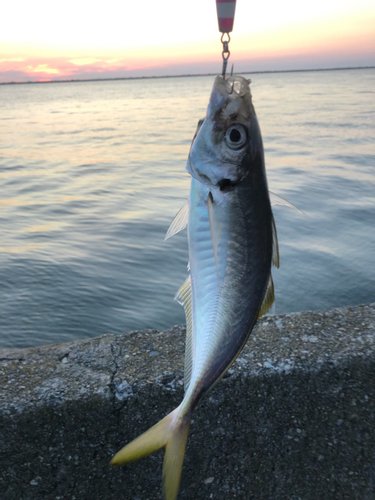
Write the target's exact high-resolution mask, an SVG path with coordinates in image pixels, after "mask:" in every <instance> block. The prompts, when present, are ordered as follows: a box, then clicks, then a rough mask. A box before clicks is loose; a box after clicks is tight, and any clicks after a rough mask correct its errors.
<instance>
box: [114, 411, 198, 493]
mask: <svg viewBox="0 0 375 500" xmlns="http://www.w3.org/2000/svg"><path fill="white" fill-rule="evenodd" d="M190 420H191V416H190V412H189V414H186V413H185V414H183V415H181V414H180V407H178V408H176V409H175V410H174V411H172V412H171V413H170V414H169V415H167V416H166V417H164V418H163V419H162V420H160V422H158V423H157V424H156V425H154V426H153V427H151V429H149V430H148V431H146V432H145V433H144V434H141V436H139V437H137V438H136V439H134V441H132V442H131V443H129V444H128V445H126V446H125V447H124V448H123V449H122V450H120V451H119V452H118V453H117V454H116V455H115V456H114V457H113V458H112V460H111V462H110V465H112V466H119V465H124V464H127V463H130V462H134V461H136V460H139V459H141V458H144V457H147V456H148V455H150V454H151V453H153V452H154V451H157V450H159V449H160V448H165V456H164V464H163V491H164V498H165V500H175V499H176V498H177V493H178V487H179V484H180V478H181V472H182V464H183V461H184V456H185V448H186V441H187V437H188V433H189V427H190Z"/></svg>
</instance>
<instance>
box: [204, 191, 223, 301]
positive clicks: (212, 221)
mask: <svg viewBox="0 0 375 500" xmlns="http://www.w3.org/2000/svg"><path fill="white" fill-rule="evenodd" d="M207 210H208V222H209V225H210V235H211V243H212V247H213V251H214V258H215V266H216V275H217V282H218V285H219V293H220V294H221V285H220V277H219V264H218V258H217V249H218V246H219V243H220V238H221V227H220V225H219V221H217V218H216V217H215V212H214V198H213V196H212V193H211V191H210V192H209V193H208V197H207Z"/></svg>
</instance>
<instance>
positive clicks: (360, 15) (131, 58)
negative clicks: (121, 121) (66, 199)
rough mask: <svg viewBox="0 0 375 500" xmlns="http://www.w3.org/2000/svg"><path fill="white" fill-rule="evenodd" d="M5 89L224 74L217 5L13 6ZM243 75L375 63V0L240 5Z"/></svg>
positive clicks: (83, 0) (68, 2)
mask: <svg viewBox="0 0 375 500" xmlns="http://www.w3.org/2000/svg"><path fill="white" fill-rule="evenodd" d="M1 18H2V19H1V23H0V25H1V29H0V83H4V82H25V81H49V80H71V79H91V78H122V77H139V76H164V75H179V74H197V73H203V74H204V73H219V72H220V70H221V50H222V46H221V42H220V33H219V32H218V24H217V15H216V4H215V0H189V1H188V2H187V1H182V0H180V1H178V0H158V1H155V0H152V1H150V0H137V1H134V0H131V1H130V0H122V1H119V0H106V1H105V2H98V1H97V0H91V1H88V0H64V2H57V1H56V2H51V1H50V0H33V1H32V2H31V1H30V0H15V1H12V2H10V1H8V2H6V3H5V2H4V4H3V5H2V8H1ZM229 49H230V51H231V56H230V59H229V67H230V65H231V63H234V67H235V71H236V72H244V71H250V72H251V71H274V70H292V69H324V68H337V67H358V66H375V2H374V0H356V1H353V0H314V1H313V2H301V1H300V0H299V1H297V0H283V1H280V0H278V1H276V0H269V1H268V2H266V1H264V0H263V1H259V0H258V1H254V0H237V7H236V16H235V22H234V29H233V32H232V34H231V42H230V44H229Z"/></svg>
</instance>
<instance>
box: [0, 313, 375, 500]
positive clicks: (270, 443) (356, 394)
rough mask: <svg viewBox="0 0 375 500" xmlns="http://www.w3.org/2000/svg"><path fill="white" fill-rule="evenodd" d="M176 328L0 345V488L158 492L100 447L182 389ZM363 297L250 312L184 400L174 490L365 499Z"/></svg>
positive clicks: (368, 451) (136, 429)
mask: <svg viewBox="0 0 375 500" xmlns="http://www.w3.org/2000/svg"><path fill="white" fill-rule="evenodd" d="M184 333H185V332H184V328H183V327H174V328H172V329H171V330H168V331H166V332H158V331H155V330H148V331H136V332H130V333H126V334H124V335H120V336H114V335H103V336H102V337H98V338H94V339H91V340H82V341H77V342H72V343H68V344H61V345H51V346H44V347H36V348H30V349H24V350H5V351H1V352H0V358H1V372H0V385H1V391H2V394H1V397H2V399H1V428H2V437H1V444H0V446H1V459H0V463H1V468H2V470H1V484H0V498H1V499H4V500H5V499H7V500H8V499H9V500H21V499H36V500H40V499H48V500H49V499H69V500H74V499H77V500H78V499H79V500H84V499H90V500H95V499H98V500H99V499H100V500H107V499H108V500H109V499H116V500H121V499H124V500H125V499H126V500H147V499H148V500H153V499H160V498H161V463H162V456H163V452H162V451H161V452H158V453H157V454H155V455H153V456H151V457H149V458H147V459H144V460H142V461H140V462H137V463H135V464H131V465H128V466H126V467H123V468H119V469H111V468H109V467H108V462H109V460H110V459H111V457H112V456H113V454H114V453H115V452H116V451H118V450H119V449H120V448H121V447H122V446H123V445H124V444H126V443H127V442H128V441H129V440H131V439H132V438H134V437H136V436H137V435H138V434H140V433H141V432H143V431H145V430H146V429H148V428H149V427H150V426H151V425H153V424H155V423H156V422H157V421H159V420H160V419H161V418H162V417H163V416H164V415H166V414H167V413H168V412H169V411H171V410H172V409H173V408H175V407H176V406H177V405H178V404H179V402H180V401H181V398H182V396H183V357H184V356H183V351H184ZM374 423H375V304H371V305H365V306H358V307H352V308H345V309H335V310H333V311H329V312H326V313H320V312H304V313H298V314H292V315H279V316H268V317H266V318H263V319H262V320H261V321H260V322H259V324H258V326H257V328H256V330H255V331H254V333H253V335H252V337H251V338H250V340H249V342H248V343H247V345H246V347H245V349H244V350H243V352H242V354H241V355H240V357H239V359H238V360H237V362H236V363H235V365H234V366H233V368H232V369H231V370H230V371H229V373H228V375H227V376H226V377H225V378H224V379H223V380H222V381H221V382H220V384H219V385H218V386H217V387H216V389H215V390H214V391H213V392H212V393H211V395H209V396H208V397H207V398H206V399H205V400H204V402H202V404H201V405H200V407H199V408H198V409H197V410H196V412H195V413H194V417H193V422H192V425H191V428H190V429H191V430H190V436H189V440H188V448H187V453H186V458H185V463H184V470H183V477H182V483H181V489H180V495H179V499H181V500H182V499H194V500H200V499H210V498H212V499H215V500H221V499H225V500H228V499H234V498H236V499H249V500H250V499H257V500H260V499H274V500H276V499H277V500H279V499H288V500H298V499H301V500H310V499H311V500H317V499H361V500H370V499H375V425H374Z"/></svg>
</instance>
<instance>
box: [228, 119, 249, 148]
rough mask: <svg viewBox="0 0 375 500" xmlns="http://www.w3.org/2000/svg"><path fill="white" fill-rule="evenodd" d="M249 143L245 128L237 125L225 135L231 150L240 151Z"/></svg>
mask: <svg viewBox="0 0 375 500" xmlns="http://www.w3.org/2000/svg"><path fill="white" fill-rule="evenodd" d="M246 141H247V135H246V130H245V128H244V127H243V126H242V125H240V124H238V123H236V124H235V125H232V126H231V127H229V128H228V130H227V132H226V134H225V142H226V143H227V145H228V146H229V147H230V148H231V149H240V148H242V146H244V144H245V143H246Z"/></svg>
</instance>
